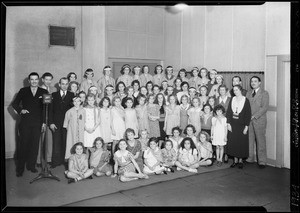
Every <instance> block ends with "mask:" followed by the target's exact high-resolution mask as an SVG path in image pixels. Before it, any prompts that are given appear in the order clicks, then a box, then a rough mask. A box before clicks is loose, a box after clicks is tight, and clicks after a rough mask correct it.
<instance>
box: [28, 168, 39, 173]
mask: <svg viewBox="0 0 300 213" xmlns="http://www.w3.org/2000/svg"><path fill="white" fill-rule="evenodd" d="M27 170H28V171H31V172H32V173H37V172H38V170H37V169H36V168H31V169H27Z"/></svg>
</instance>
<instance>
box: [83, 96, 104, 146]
mask: <svg viewBox="0 0 300 213" xmlns="http://www.w3.org/2000/svg"><path fill="white" fill-rule="evenodd" d="M83 109H84V111H83V115H84V116H83V117H84V133H83V141H84V143H83V144H84V146H85V147H89V148H90V147H92V146H93V143H94V140H95V138H97V137H100V132H101V130H100V112H99V108H98V107H97V105H96V100H95V96H94V95H93V94H91V93H90V94H88V96H87V97H86V103H85V106H84V108H83Z"/></svg>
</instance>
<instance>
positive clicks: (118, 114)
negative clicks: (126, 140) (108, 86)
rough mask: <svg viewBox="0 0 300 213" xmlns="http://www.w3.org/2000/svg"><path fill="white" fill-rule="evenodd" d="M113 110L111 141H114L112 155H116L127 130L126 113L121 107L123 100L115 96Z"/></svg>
mask: <svg viewBox="0 0 300 213" xmlns="http://www.w3.org/2000/svg"><path fill="white" fill-rule="evenodd" d="M112 106H113V107H112V108H111V117H112V119H111V127H112V128H111V133H112V135H111V139H112V140H113V144H112V149H111V151H112V153H114V151H115V148H116V144H117V142H118V141H119V140H120V139H122V138H123V137H124V133H125V130H126V127H125V112H124V108H123V107H122V106H121V98H120V97H118V96H115V97H114V98H113V101H112Z"/></svg>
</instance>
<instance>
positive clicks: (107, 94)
mask: <svg viewBox="0 0 300 213" xmlns="http://www.w3.org/2000/svg"><path fill="white" fill-rule="evenodd" d="M104 91H105V92H104V97H108V98H109V100H110V104H112V99H113V98H114V94H113V93H114V87H113V85H111V84H108V85H106V87H105V89H104Z"/></svg>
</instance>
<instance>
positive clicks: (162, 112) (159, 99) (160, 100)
mask: <svg viewBox="0 0 300 213" xmlns="http://www.w3.org/2000/svg"><path fill="white" fill-rule="evenodd" d="M154 103H155V104H158V105H159V120H158V122H159V131H160V138H159V147H161V145H162V141H164V140H165V139H166V132H165V131H164V124H165V117H166V99H165V96H164V95H163V94H162V93H158V94H157V96H156V98H155V101H154Z"/></svg>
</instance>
